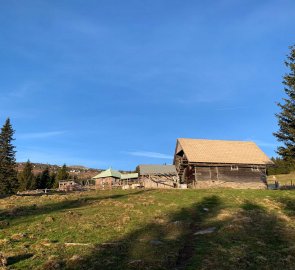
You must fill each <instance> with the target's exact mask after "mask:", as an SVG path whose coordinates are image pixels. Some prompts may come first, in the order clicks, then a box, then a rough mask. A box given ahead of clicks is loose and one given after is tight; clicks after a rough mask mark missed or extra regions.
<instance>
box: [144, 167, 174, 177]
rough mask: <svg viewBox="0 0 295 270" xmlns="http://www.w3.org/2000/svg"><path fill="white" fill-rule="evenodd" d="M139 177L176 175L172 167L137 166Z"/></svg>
mask: <svg viewBox="0 0 295 270" xmlns="http://www.w3.org/2000/svg"><path fill="white" fill-rule="evenodd" d="M138 170H139V175H149V174H154V175H155V174H156V175H161V174H162V175H163V174H170V175H177V172H176V168H175V166H174V165H138Z"/></svg>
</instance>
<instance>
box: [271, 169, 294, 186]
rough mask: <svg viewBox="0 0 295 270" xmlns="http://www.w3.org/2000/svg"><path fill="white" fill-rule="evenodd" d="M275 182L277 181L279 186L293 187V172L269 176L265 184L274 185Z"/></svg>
mask: <svg viewBox="0 0 295 270" xmlns="http://www.w3.org/2000/svg"><path fill="white" fill-rule="evenodd" d="M275 181H278V182H279V183H280V185H291V182H292V184H293V185H294V184H295V172H291V173H288V174H278V175H270V176H268V177H267V182H268V183H269V184H274V182H275Z"/></svg>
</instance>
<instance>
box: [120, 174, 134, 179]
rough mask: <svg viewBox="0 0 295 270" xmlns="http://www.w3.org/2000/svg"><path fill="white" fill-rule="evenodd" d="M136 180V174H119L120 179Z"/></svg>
mask: <svg viewBox="0 0 295 270" xmlns="http://www.w3.org/2000/svg"><path fill="white" fill-rule="evenodd" d="M134 178H138V173H124V174H121V179H123V180H124V179H134Z"/></svg>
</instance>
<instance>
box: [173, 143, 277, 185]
mask: <svg viewBox="0 0 295 270" xmlns="http://www.w3.org/2000/svg"><path fill="white" fill-rule="evenodd" d="M173 164H174V165H175V167H176V170H177V172H178V175H179V177H180V182H181V183H185V184H187V185H188V187H191V188H210V187H230V188H255V189H264V188H266V185H267V183H266V168H267V166H270V165H272V164H273V163H272V161H271V160H270V159H269V158H268V157H267V156H266V155H265V154H264V153H263V151H262V150H261V149H260V148H259V147H258V146H257V145H256V144H255V143H254V142H247V141H223V140H203V139H183V138H182V139H178V140H177V143H176V150H175V155H174V161H173Z"/></svg>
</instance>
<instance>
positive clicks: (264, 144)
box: [245, 138, 280, 148]
mask: <svg viewBox="0 0 295 270" xmlns="http://www.w3.org/2000/svg"><path fill="white" fill-rule="evenodd" d="M245 141H253V142H255V143H256V144H257V145H259V146H261V147H267V148H277V147H278V146H279V145H280V143H279V142H269V141H264V140H256V139H253V138H247V139H245Z"/></svg>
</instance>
